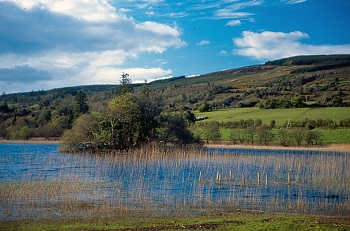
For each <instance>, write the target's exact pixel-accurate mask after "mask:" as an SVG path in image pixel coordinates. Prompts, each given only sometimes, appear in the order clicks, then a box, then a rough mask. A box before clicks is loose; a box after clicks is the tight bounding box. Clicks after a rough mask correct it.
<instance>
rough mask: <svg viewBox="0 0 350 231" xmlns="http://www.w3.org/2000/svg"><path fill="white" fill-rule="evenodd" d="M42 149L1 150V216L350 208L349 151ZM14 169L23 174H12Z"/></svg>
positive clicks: (338, 212) (345, 211)
mask: <svg viewBox="0 0 350 231" xmlns="http://www.w3.org/2000/svg"><path fill="white" fill-rule="evenodd" d="M40 150H41V149H40V148H39V149H37V151H33V150H31V151H27V152H25V154H23V155H22V158H20V160H21V161H22V162H21V164H13V163H12V164H11V162H12V161H13V159H12V158H9V156H5V155H4V156H1V158H2V164H3V165H6V164H7V165H6V166H7V167H6V168H4V169H5V170H3V174H2V175H3V177H2V178H1V184H0V201H1V207H0V209H1V220H2V221H12V220H42V219H80V218H84V219H89V218H113V217H116V216H120V215H123V216H132V215H135V214H137V216H144V217H147V216H150V215H154V216H163V215H164V216H168V215H169V216H172V215H176V216H186V215H196V214H210V213H216V212H236V211H251V212H256V213H270V212H273V213H298V214H300V213H304V214H315V215H334V216H349V214H350V199H349V197H350V180H349V179H350V178H349V177H350V168H349V167H348V166H349V164H350V155H348V154H344V153H330V152H324V153H323V152H318V153H309V152H306V153H303V152H298V153H295V152H289V151H285V152H284V153H280V152H278V151H269V152H268V153H266V152H262V151H259V150H255V151H254V152H250V153H247V152H245V151H239V152H236V153H232V150H231V151H227V153H226V154H225V152H226V151H225V150H216V151H213V150H211V152H208V151H201V150H196V149H187V150H184V149H167V150H164V149H158V148H155V147H148V148H144V149H138V150H134V151H133V152H129V153H113V154H106V153H100V154H74V155H72V154H62V153H57V151H53V150H52V149H50V151H49V152H47V153H43V152H41V151H40ZM7 155H11V154H10V153H8V154H7ZM16 155H21V154H18V153H17V154H16ZM17 158H18V156H17ZM23 158H24V159H23ZM6 161H7V163H6ZM22 165H24V166H22ZM11 169H13V171H15V170H16V171H21V173H16V174H14V173H13V174H12V175H11V174H10V173H11V171H12V170H11ZM19 169H20V170H19Z"/></svg>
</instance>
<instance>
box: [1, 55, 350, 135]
mask: <svg viewBox="0 0 350 231" xmlns="http://www.w3.org/2000/svg"><path fill="white" fill-rule="evenodd" d="M117 81H118V80H117ZM117 81H116V82H117ZM143 85H144V84H136V85H133V86H134V89H135V91H138V90H139V89H140V88H141V87H142V86H143ZM147 85H148V86H149V88H150V89H151V90H153V91H154V92H155V93H157V94H159V96H160V97H161V98H162V100H163V102H164V108H165V109H166V110H169V111H181V110H197V109H200V110H202V111H205V110H216V109H221V108H238V107H253V106H258V107H260V108H291V107H303V106H305V105H308V106H310V107H327V106H349V105H350V94H349V93H350V92H349V90H350V55H331V56H299V57H291V58H286V59H280V60H275V61H269V62H266V63H265V64H263V65H256V66H249V67H242V68H237V69H232V70H225V71H219V72H215V73H209V74H205V75H201V76H197V77H192V78H186V77H185V76H180V77H175V78H170V79H164V80H158V81H154V82H151V83H148V84H147ZM79 92H83V93H84V94H83V95H84V96H86V102H87V104H88V107H89V111H90V112H99V111H101V110H103V108H104V105H105V104H106V102H107V101H108V100H110V99H112V98H113V97H115V96H116V95H117V94H118V86H117V85H91V86H76V87H66V88H60V89H53V90H49V91H35V92H26V93H17V94H3V95H2V96H0V137H4V138H26V137H28V136H29V137H31V136H44V137H55V136H60V135H61V134H62V132H63V131H64V130H66V129H69V128H70V127H71V126H72V124H73V122H74V121H75V119H76V118H77V117H78V116H79V113H78V112H77V104H78V101H77V97H78V95H79V94H80V93H79ZM79 96H80V95H79Z"/></svg>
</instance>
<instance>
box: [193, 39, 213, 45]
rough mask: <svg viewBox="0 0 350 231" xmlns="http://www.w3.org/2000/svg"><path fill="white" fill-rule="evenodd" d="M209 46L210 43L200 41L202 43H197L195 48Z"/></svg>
mask: <svg viewBox="0 0 350 231" xmlns="http://www.w3.org/2000/svg"><path fill="white" fill-rule="evenodd" d="M209 44H210V41H208V40H202V41H200V42H198V43H197V44H196V45H197V46H205V45H209Z"/></svg>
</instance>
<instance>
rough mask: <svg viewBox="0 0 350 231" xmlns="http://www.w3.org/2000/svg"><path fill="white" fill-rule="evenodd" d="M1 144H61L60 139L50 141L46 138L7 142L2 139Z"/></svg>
mask: <svg viewBox="0 0 350 231" xmlns="http://www.w3.org/2000/svg"><path fill="white" fill-rule="evenodd" d="M0 144H61V141H60V140H59V139H56V140H50V139H44V138H37V139H30V140H7V139H0Z"/></svg>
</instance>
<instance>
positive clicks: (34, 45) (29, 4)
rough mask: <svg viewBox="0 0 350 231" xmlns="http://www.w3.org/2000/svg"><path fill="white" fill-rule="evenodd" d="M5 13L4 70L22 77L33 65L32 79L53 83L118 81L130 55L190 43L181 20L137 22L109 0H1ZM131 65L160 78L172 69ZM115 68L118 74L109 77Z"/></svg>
mask: <svg viewBox="0 0 350 231" xmlns="http://www.w3.org/2000/svg"><path fill="white" fill-rule="evenodd" d="M145 2H148V1H145ZM159 2H161V1H160V0H154V1H151V2H150V3H152V4H156V3H159ZM123 12H126V11H125V10H123ZM1 14H2V15H1V16H2V20H1V22H0V70H2V71H3V73H6V76H7V77H6V78H13V79H15V78H17V79H18V81H19V80H23V78H21V77H18V76H19V75H20V74H21V73H22V75H23V70H27V71H28V73H32V74H31V75H30V74H28V75H26V77H25V78H26V81H29V80H30V79H31V80H32V82H36V81H38V80H39V79H40V81H45V80H47V79H50V82H47V83H45V82H44V84H47V87H53V86H52V85H53V84H54V83H56V84H57V83H60V84H61V85H60V86H65V85H71V82H72V81H76V82H77V83H112V82H114V83H116V82H117V81H116V80H115V78H116V77H115V74H116V75H117V76H119V75H120V73H121V72H123V71H125V68H124V67H123V64H125V63H126V61H127V60H129V59H137V58H138V57H139V56H140V54H142V53H163V52H165V51H166V50H167V49H169V48H180V47H183V46H186V43H185V42H184V41H183V40H182V39H181V38H180V37H181V32H180V30H179V29H178V28H177V27H176V25H167V24H162V23H157V22H152V21H146V22H137V21H135V20H134V19H133V18H130V17H127V16H126V15H124V14H123V13H121V12H120V11H118V9H115V8H114V7H113V6H111V5H110V4H109V3H108V2H107V1H105V0H101V1H100V0H35V1H34V0H33V1H27V0H8V1H3V2H1ZM131 70H134V73H135V74H136V75H140V73H141V72H142V71H141V70H144V74H145V75H146V76H147V75H148V73H152V74H155V75H156V76H154V77H159V76H157V75H163V74H168V73H169V70H160V68H158V67H153V68H150V69H147V68H144V69H143V68H138V69H137V71H135V70H136V69H131ZM149 70H153V71H151V72H150V71H149ZM116 72H119V73H116ZM34 73H35V75H34ZM111 73H113V79H112V77H110V78H107V77H106V76H112V75H111ZM129 74H130V75H131V76H132V73H129ZM11 76H12V77H11ZM101 76H104V77H101ZM132 77H134V76H132ZM135 77H136V78H137V76H135ZM117 78H118V77H117ZM101 79H103V80H104V82H97V81H99V80H101ZM4 81H5V79H4V77H3V78H2V79H0V82H4ZM64 81H66V82H64Z"/></svg>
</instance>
